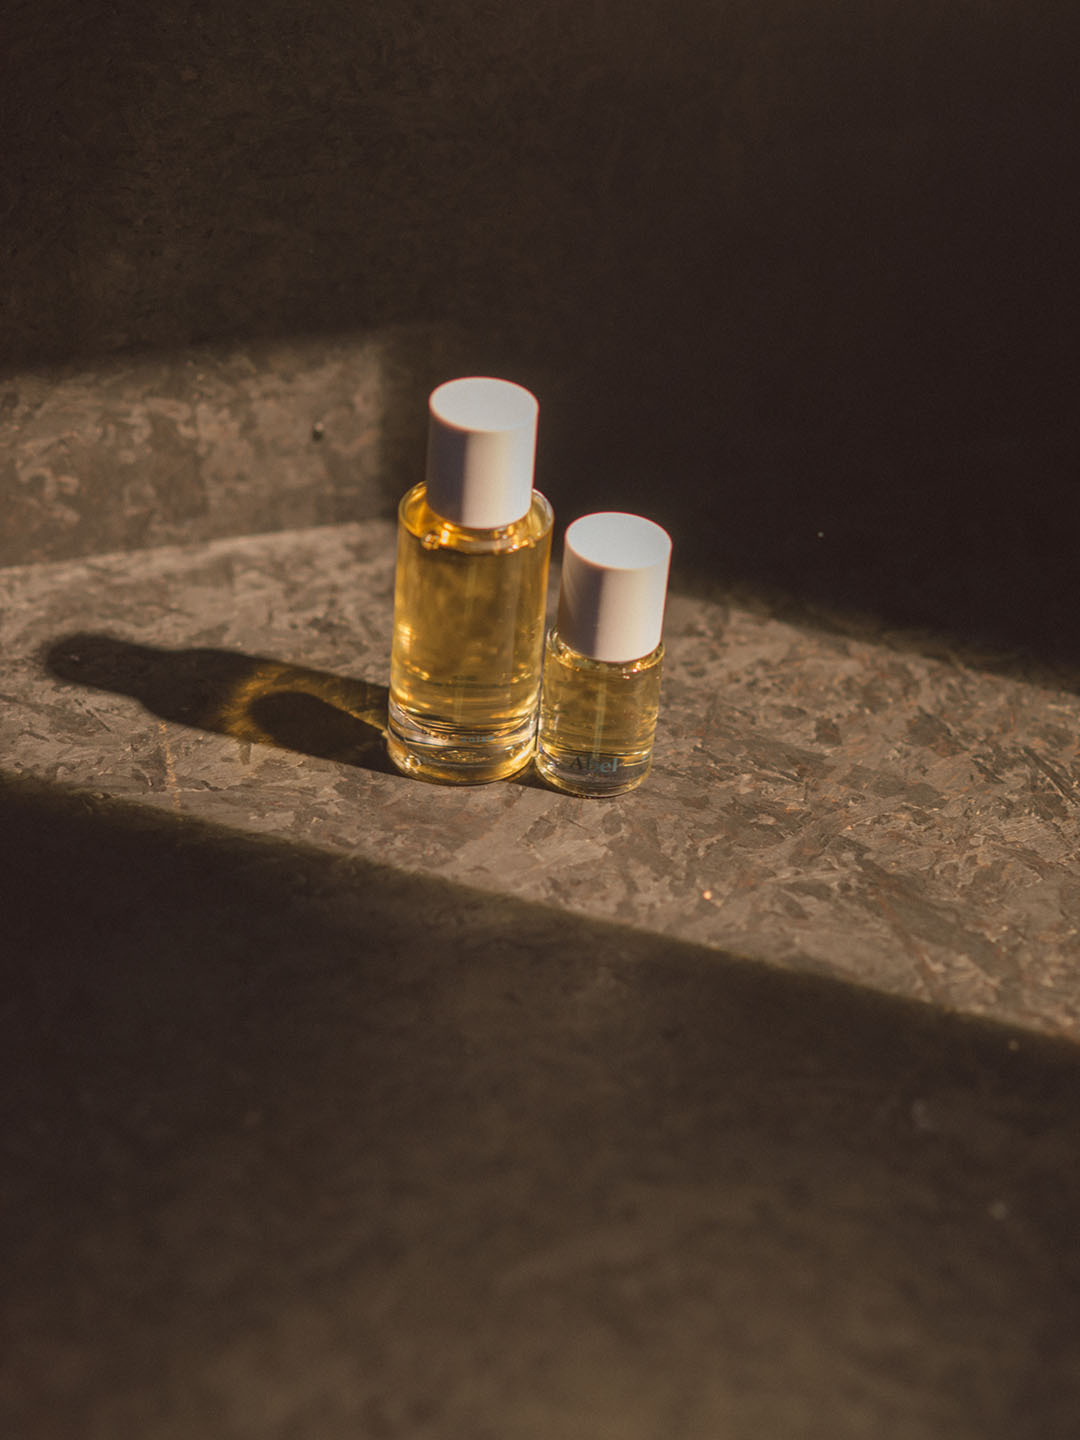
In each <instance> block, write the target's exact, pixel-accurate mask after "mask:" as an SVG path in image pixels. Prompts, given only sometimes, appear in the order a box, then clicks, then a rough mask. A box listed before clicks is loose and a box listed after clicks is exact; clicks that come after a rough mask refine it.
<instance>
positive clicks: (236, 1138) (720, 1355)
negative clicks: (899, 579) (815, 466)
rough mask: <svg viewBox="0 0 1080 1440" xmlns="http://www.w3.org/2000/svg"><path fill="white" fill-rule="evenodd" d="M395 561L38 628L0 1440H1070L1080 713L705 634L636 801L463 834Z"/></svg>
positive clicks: (818, 641)
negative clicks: (393, 695) (393, 694)
mask: <svg viewBox="0 0 1080 1440" xmlns="http://www.w3.org/2000/svg"><path fill="white" fill-rule="evenodd" d="M391 533H392V532H391V529H390V527H389V526H388V525H387V524H386V523H384V522H373V523H369V524H362V525H346V526H340V527H332V528H329V529H321V530H312V531H304V532H300V533H294V534H280V535H274V536H259V537H255V538H252V539H247V540H220V541H214V542H212V543H210V544H205V545H196V546H191V547H182V548H164V549H161V550H156V551H146V552H136V553H132V554H125V555H112V556H100V557H96V558H94V559H91V560H85V561H82V560H81V561H75V562H64V563H61V564H56V565H37V566H29V567H25V568H19V569H13V570H9V571H7V572H5V573H4V574H3V576H2V585H3V599H4V603H3V654H4V673H5V679H4V683H3V688H2V694H3V708H2V711H0V715H2V722H3V744H4V754H5V762H4V768H5V773H4V776H3V783H2V784H0V831H2V833H3V835H4V839H5V849H6V855H5V864H4V867H3V886H4V916H5V922H4V942H5V944H4V948H3V952H2V955H0V965H2V970H3V976H4V990H3V1002H2V1004H0V1104H2V1106H3V1116H2V1125H0V1201H2V1204H0V1251H2V1254H3V1257H4V1286H3V1296H2V1299H0V1310H2V1313H3V1316H4V1321H5V1324H6V1326H7V1330H8V1340H7V1342H6V1345H5V1355H4V1360H3V1363H2V1365H0V1419H2V1421H3V1426H4V1431H5V1433H7V1434H11V1435H18V1436H19V1437H20V1440H196V1437H198V1440H202V1437H204V1436H206V1435H208V1434H212V1435H214V1436H220V1437H222V1440H266V1437H268V1436H272V1437H275V1440H346V1437H348V1440H355V1437H357V1436H365V1437H367V1436H371V1437H379V1440H383V1437H401V1440H458V1437H461V1436H469V1437H476V1440H541V1437H548V1436H550V1435H552V1434H557V1435H559V1436H562V1437H567V1440H602V1437H608V1436H612V1437H614V1436H618V1437H619V1440H659V1437H661V1436H662V1437H664V1440H716V1437H717V1436H721V1435H722V1436H725V1437H732V1440H761V1437H762V1436H769V1437H773V1436H775V1437H782V1440H865V1437H866V1436H867V1435H870V1434H872V1435H874V1436H875V1437H880V1440H1046V1437H1048V1436H1056V1435H1064V1434H1068V1433H1069V1432H1070V1427H1071V1426H1072V1424H1073V1420H1074V1417H1075V1414H1076V1410H1077V1406H1078V1404H1080V1390H1078V1386H1077V1368H1076V1356H1077V1336H1078V1335H1080V1244H1078V1240H1077V1234H1076V1226H1075V1215H1076V1208H1077V1205H1078V1204H1080V1150H1078V1147H1077V1139H1076V1113H1077V1105H1078V1104H1080V1060H1078V1052H1077V1049H1076V1045H1075V1038H1074V1037H1075V1033H1076V1029H1075V1003H1076V1002H1075V994H1076V992H1075V985H1074V981H1073V978H1072V975H1071V973H1070V960H1071V958H1072V957H1073V955H1074V953H1075V941H1074V935H1073V931H1072V930H1071V929H1070V925H1071V916H1070V910H1071V908H1072V907H1074V905H1075V878H1074V876H1075V869H1074V866H1073V861H1072V846H1073V843H1074V833H1075V832H1074V824H1075V822H1074V819H1073V814H1072V808H1071V807H1072V798H1071V786H1072V784H1073V783H1074V782H1075V769H1074V768H1073V759H1072V752H1071V751H1070V749H1069V745H1070V743H1071V739H1070V735H1071V724H1072V718H1073V716H1074V713H1075V706H1076V704H1077V702H1076V699H1075V697H1074V696H1072V695H1070V694H1068V693H1067V692H1065V691H1054V690H1050V689H1038V688H1037V687H1033V686H1031V685H1030V684H1027V683H1022V682H1020V681H1018V680H1008V679H1005V678H1003V677H1000V676H994V675H991V674H990V673H988V672H983V671H979V670H976V669H970V668H965V667H964V666H962V665H961V664H959V663H957V662H956V661H955V660H952V661H950V660H947V659H944V658H943V659H938V660H932V659H929V658H927V657H925V656H921V655H920V654H919V653H917V652H915V651H913V650H902V649H899V648H896V647H895V646H890V645H886V644H884V643H882V640H881V637H878V639H877V640H876V641H873V640H871V639H869V638H866V637H864V638H861V639H860V638H857V637H855V636H853V635H848V636H844V635H840V634H837V633H835V632H833V633H826V632H824V631H822V630H820V629H814V628H813V627H810V626H808V625H807V624H806V623H805V622H800V623H796V622H795V621H793V619H792V618H791V617H790V616H788V617H787V618H784V617H782V616H780V615H777V614H772V613H769V612H768V611H767V610H765V609H763V608H760V607H759V608H756V609H755V608H752V607H748V606H746V605H742V604H736V603H734V602H732V601H730V600H728V601H726V602H725V601H724V600H723V599H722V598H719V597H714V598H712V599H707V598H705V597H704V596H702V595H700V594H698V595H695V596H693V597H691V596H689V595H686V594H680V593H679V592H678V591H676V593H675V595H674V596H673V599H672V604H671V611H670V623H669V630H668V636H669V646H670V653H669V661H668V667H667V680H666V692H665V705H664V711H663V725H662V728H661V732H660V737H659V742H658V750H657V764H656V768H655V772H654V774H653V775H652V776H651V777H650V779H649V781H648V782H647V784H646V786H645V787H644V788H643V789H642V790H640V791H639V792H637V793H636V794H634V795H633V796H630V797H627V798H625V799H624V800H619V801H612V802H609V803H589V802H577V801H573V800H570V799H569V798H567V797H562V796H558V795H555V794H553V793H549V792H547V791H544V790H541V789H539V788H536V787H535V786H534V785H532V784H530V783H525V782H520V783H513V782H510V783H505V784H502V785H497V786H489V787H485V788H482V789H477V790H470V791H454V790H447V789H440V788H436V787H429V786H425V785H423V784H420V783H418V782H414V781H411V780H407V779H405V778H404V777H401V776H398V775H396V774H392V773H389V772H388V771H387V769H386V767H385V762H384V760H383V756H382V749H381V738H380V735H379V730H378V726H379V723H380V718H381V710H382V706H383V704H384V702H385V692H384V690H383V688H382V687H383V684H384V682H385V666H386V658H387V642H388V634H389V629H388V627H389V620H390V611H389V601H390V579H391V561H390V541H391ZM1072 913H1073V914H1074V913H1075V909H1072ZM811 972H813V973H811ZM852 982H854V983H852ZM875 991H876V992H885V991H888V992H891V993H889V994H884V993H875ZM927 1001H930V1002H932V1003H926V1002H927ZM956 1010H965V1011H972V1012H981V1013H982V1014H983V1015H986V1016H991V1017H993V1018H994V1022H995V1023H992V1024H988V1023H986V1021H985V1020H979V1019H975V1018H972V1016H971V1015H959V1014H956V1013H955V1011H956ZM950 1012H951V1013H950ZM1000 1022H1018V1023H1000ZM1047 1030H1048V1031H1054V1032H1056V1034H1055V1036H1054V1037H1048V1036H1046V1035H1043V1034H1039V1033H1036V1032H1039V1031H1047Z"/></svg>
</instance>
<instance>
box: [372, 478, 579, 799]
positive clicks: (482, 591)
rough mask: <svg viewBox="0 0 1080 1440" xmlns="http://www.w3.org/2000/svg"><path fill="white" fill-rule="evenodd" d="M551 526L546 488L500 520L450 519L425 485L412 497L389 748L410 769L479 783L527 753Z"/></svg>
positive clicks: (400, 575) (403, 520)
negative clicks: (486, 526)
mask: <svg viewBox="0 0 1080 1440" xmlns="http://www.w3.org/2000/svg"><path fill="white" fill-rule="evenodd" d="M551 527H552V513H551V506H550V505H549V504H548V502H547V500H545V499H544V497H543V496H542V495H540V494H539V493H536V492H534V495H533V503H532V507H531V509H530V510H529V513H528V514H527V515H525V516H524V517H523V518H522V519H521V520H518V521H515V523H514V524H513V525H507V526H504V527H502V528H501V529H498V530H467V529H465V528H464V527H463V526H460V525H454V524H452V523H451V522H449V521H447V520H444V519H443V518H442V517H441V516H439V515H436V514H435V512H434V511H433V510H432V509H431V508H430V506H429V505H428V503H427V498H426V486H424V485H422V484H421V485H415V486H414V487H413V488H412V489H411V490H410V491H409V492H408V494H407V495H406V496H405V497H404V499H403V500H402V502H401V505H400V507H399V511H398V551H397V575H396V580H395V587H394V643H393V650H392V652H391V658H390V720H389V730H388V735H387V748H388V751H389V754H390V758H391V759H392V760H393V762H394V764H395V765H397V766H398V768H399V769H401V770H404V771H405V772H406V773H407V774H410V775H419V776H422V777H423V778H424V779H428V780H437V781H442V782H444V783H454V782H458V783H464V784H474V783H477V782H479V781H483V780H497V779H499V778H501V777H502V776H504V775H511V774H513V773H514V771H515V770H520V769H521V767H522V766H523V765H525V764H526V763H527V761H528V760H529V757H530V756H531V754H532V751H533V747H534V743H535V732H536V703H537V695H538V693H539V689H540V667H541V657H542V647H543V639H544V611H545V604H546V599H547V577H548V560H549V558H550V555H551Z"/></svg>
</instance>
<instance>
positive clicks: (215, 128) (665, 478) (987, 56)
mask: <svg viewBox="0 0 1080 1440" xmlns="http://www.w3.org/2000/svg"><path fill="white" fill-rule="evenodd" d="M6 14H7V17H8V35H9V40H8V42H7V44H6V45H5V52H6V60H7V68H8V74H7V76H6V77H5V83H4V86H3V92H2V93H3V102H2V103H3V114H2V133H3V136H4V143H3V151H4V168H5V171H6V174H7V182H8V191H7V198H6V201H5V203H4V213H5V215H6V221H5V228H4V239H3V259H4V271H5V274H4V292H5V318H4V324H3V327H2V332H0V349H2V359H3V361H4V362H5V363H6V365H7V366H8V368H9V370H10V371H12V372H13V373H17V372H18V371H19V370H20V369H25V368H26V367H28V366H40V365H41V364H43V363H44V364H55V363H57V362H60V363H70V362H79V363H84V362H97V361H99V360H100V359H101V358H102V357H107V356H110V355H114V354H118V353H123V352H129V351H138V350H154V351H158V352H160V351H162V350H165V351H168V350H172V349H175V348H176V347H182V346H187V345H190V344H193V343H200V342H205V341H221V342H226V343H232V342H237V341H240V342H247V341H253V340H258V339H259V338H267V337H276V338H281V337H284V338H290V337H301V336H304V337H309V338H310V337H312V336H315V337H332V336H342V335H346V334H350V335H355V334H363V333H376V332H379V331H380V330H381V329H385V328H386V327H410V326H411V327H419V328H418V329H417V330H416V333H417V334H418V335H420V336H421V337H426V338H422V339H421V340H419V341H418V342H417V343H416V344H415V345H414V347H413V349H412V351H411V352H410V353H409V354H407V355H406V356H405V357H404V361H403V367H402V369H403V375H411V377H412V380H413V383H412V385H411V386H410V385H409V384H408V383H407V381H406V379H404V378H403V379H402V380H401V382H400V385H399V390H398V393H399V395H400V397H401V399H402V402H403V403H404V402H405V401H406V400H407V402H408V418H409V421H411V423H412V426H413V429H414V431H415V433H416V434H417V436H418V437H419V438H418V439H417V442H416V449H417V450H418V449H419V447H420V446H421V444H422V428H423V422H422V410H420V409H418V406H419V404H421V403H422V401H421V400H420V396H421V394H422V389H423V386H424V385H426V384H427V383H428V381H429V380H437V379H441V378H445V372H446V368H447V366H453V365H455V364H459V365H461V366H463V367H466V368H471V369H477V370H482V369H487V370H493V371H496V373H499V372H502V373H507V374H510V375H512V376H514V377H515V378H518V379H521V380H523V381H525V383H531V384H534V385H535V386H536V388H537V389H538V391H539V392H540V395H541V400H542V402H543V404H544V422H543V439H542V449H541V457H540V483H541V484H542V485H543V486H544V488H546V490H547V491H548V493H549V494H550V495H551V497H552V499H553V500H554V501H555V503H556V506H557V508H558V509H559V511H560V513H561V515H562V518H563V519H569V518H572V515H573V514H576V513H581V511H583V510H585V509H588V508H592V507H594V506H608V505H613V506H618V507H620V508H634V507H640V508H642V509H646V510H647V511H648V512H649V513H651V514H655V515H656V516H657V517H658V518H659V519H661V520H662V521H664V522H666V523H667V524H668V525H669V526H670V528H671V529H672V531H673V533H674V535H675V538H676V541H677V546H678V551H677V553H678V555H679V557H680V558H681V560H682V562H683V564H684V565H687V566H690V567H692V568H698V569H700V570H701V571H702V572H703V573H705V574H706V575H708V576H714V575H718V574H719V575H722V576H724V577H725V578H728V579H731V580H735V581H749V582H752V583H755V584H766V585H771V586H777V587H780V588H781V589H783V590H788V591H790V592H791V593H793V594H794V595H797V596H798V597H800V598H801V599H802V600H810V601H814V602H821V603H824V604H825V605H827V606H834V607H839V608H841V609H842V610H845V611H852V610H854V611H867V612H870V613H871V614H872V615H874V616H877V617H880V618H882V619H885V620H887V621H889V622H890V623H900V624H903V625H912V626H917V627H927V628H930V629H935V630H945V631H947V632H948V633H950V634H953V635H957V636H960V637H963V638H966V639H968V640H970V641H974V642H976V643H978V644H980V645H982V646H984V647H985V648H988V649H994V648H995V647H996V648H998V649H1001V648H1002V647H1004V648H1005V649H1006V650H1008V649H1011V648H1020V649H1023V650H1026V651H1030V652H1034V653H1037V654H1039V655H1041V656H1043V657H1044V658H1054V659H1059V660H1060V659H1064V660H1076V659H1078V658H1080V622H1078V621H1077V618H1076V607H1075V605H1074V603H1073V596H1072V589H1073V583H1072V576H1073V570H1074V566H1073V551H1074V530H1075V524H1076V520H1077V518H1078V512H1080V506H1078V504H1077V498H1076V482H1077V453H1078V445H1077V441H1078V422H1077V417H1076V405H1075V396H1076V393H1077V346H1076V333H1077V319H1078V308H1077V303H1076V302H1077V279H1076V272H1077V267H1076V264H1075V252H1076V248H1077V247H1076V240H1077V229H1076V224H1075V221H1076V194H1077V187H1076V178H1077V177H1076V166H1075V163H1074V155H1075V137H1076V126H1075V119H1076V109H1077V107H1076V103H1075V92H1076V83H1075V81H1076V73H1075V57H1076V54H1077V46H1078V41H1080V15H1078V12H1077V10H1076V7H1075V6H1073V5H1071V4H1068V3H1060V4H1057V3H1041V4H1036V5H1034V6H1032V5H1026V4H1021V3H1019V0H950V3H948V4H940V3H938V0H933V3H930V0H917V3H907V4H899V3H875V4H872V5H867V4H865V3H841V0H816V3H807V0H755V3H752V4H751V3H726V4H717V3H714V0H680V3H678V4H677V5H676V6H674V7H658V6H655V5H653V4H645V3H642V0H618V3H615V0H540V3H537V4H530V5H524V4H522V5H518V4H514V5H510V4H494V3H491V4H473V5H469V6H455V5H447V4H445V3H439V4H436V3H433V0H432V3H415V0H412V3H379V4H374V3H349V4H345V3H324V4H308V5H296V4H293V3H290V4H288V5H286V4H282V3H278V0H260V3H259V4H257V5H255V4H248V3H232V4H227V5H225V6H224V7H220V8H219V7H210V6H199V5H195V4H189V3H183V0H152V3H150V4H144V5H138V6H136V5H134V4H129V3H124V0H120V3H115V4H111V5H104V4H86V5H82V6H78V7H71V6H68V5H64V6H61V5H59V4H58V3H55V0H47V3H46V4H44V5H42V4H40V3H34V4H23V3H16V4H9V5H8V6H7V7H6ZM433 336H434V337H437V339H435V340H432V338H431V337H433ZM390 403H393V397H392V396H391V401H390ZM401 423H403V422H399V424H398V428H399V429H400V428H401ZM395 483H396V480H395ZM390 503H391V502H390V501H389V500H388V501H387V505H389V504H390Z"/></svg>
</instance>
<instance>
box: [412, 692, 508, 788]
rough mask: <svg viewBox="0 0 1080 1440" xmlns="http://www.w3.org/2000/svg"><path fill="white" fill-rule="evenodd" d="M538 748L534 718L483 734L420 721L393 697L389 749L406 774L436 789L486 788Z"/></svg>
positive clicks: (436, 722)
mask: <svg viewBox="0 0 1080 1440" xmlns="http://www.w3.org/2000/svg"><path fill="white" fill-rule="evenodd" d="M535 748H536V718H535V715H530V716H528V718H527V719H526V720H525V721H524V723H522V724H519V725H518V726H516V727H515V728H514V729H512V730H499V731H498V732H496V733H494V734H485V733H478V732H476V731H473V730H463V729H461V728H459V727H455V726H453V725H449V724H443V723H440V722H439V721H433V720H428V721H426V722H421V721H419V720H417V719H416V717H415V716H412V715H408V714H406V712H405V711H404V710H402V708H401V707H400V706H399V705H397V704H396V703H395V702H394V700H393V699H392V698H391V701H390V717H389V725H388V726H387V731H386V750H387V754H388V755H389V756H390V759H391V760H392V761H393V763H394V764H395V765H396V766H397V768H398V769H399V770H400V771H401V772H402V774H403V775H412V776H414V777H415V778H416V779H418V780H430V781H433V782H434V783H435V784H437V785H486V784H487V783H488V782H489V781H491V780H504V779H505V778H506V777H507V776H508V775H515V774H517V772H518V771H519V770H522V769H524V767H525V766H526V765H527V764H528V763H529V761H530V760H531V759H532V755H533V751H534V750H535Z"/></svg>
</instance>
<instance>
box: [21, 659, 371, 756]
mask: <svg viewBox="0 0 1080 1440" xmlns="http://www.w3.org/2000/svg"><path fill="white" fill-rule="evenodd" d="M43 658H44V664H45V668H46V669H47V670H48V671H49V673H50V674H52V675H54V676H55V677H56V678H57V679H59V680H64V681H67V682H69V683H75V684H78V685H86V686H89V687H91V688H93V689H96V690H111V691H113V692H114V693H115V694H118V695H130V696H132V697H133V698H134V699H136V700H138V701H139V702H140V703H141V704H142V705H144V706H145V707H146V709H147V710H149V711H150V712H151V713H152V714H154V715H158V716H160V718H161V719H163V720H171V721H174V722H175V723H177V724H181V725H190V726H193V727H195V728H197V729H200V730H211V731H214V732H216V733H217V734H220V735H231V736H233V737H234V738H235V739H237V740H241V741H247V742H248V743H252V744H262V745H275V746H277V747H278V748H280V749H283V750H295V751H298V752H299V753H300V754H303V755H312V756H315V757H317V758H320V759H324V760H335V761H338V762H340V763H342V764H347V765H357V766H360V767H362V768H363V769H366V770H379V771H387V772H389V771H392V770H393V766H392V765H391V764H390V761H389V760H388V759H387V757H386V753H385V749H384V745H383V736H384V733H385V729H386V703H387V689H386V686H385V685H376V684H373V683H372V682H370V681H367V680H355V679H351V678H347V677H344V676H341V675H334V674H331V673H330V672H329V671H325V670H311V669H308V668H306V667H304V666H301V665H290V664H287V663H286V662H284V661H281V660H274V659H270V658H268V657H267V656H264V655H246V654H242V653H238V652H235V651H229V650H215V649H211V648H198V649H191V650H164V649H158V648H156V647H154V646H150V645H138V644H135V643H134V642H132V641H130V640H122V639H119V638H117V637H116V636H112V635H102V634H88V633H82V634H73V635H67V636H65V637H64V638H63V639H61V640H57V641H56V642H55V643H54V644H52V645H51V646H50V647H49V648H48V649H47V651H46V652H45V654H44V657H43Z"/></svg>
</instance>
